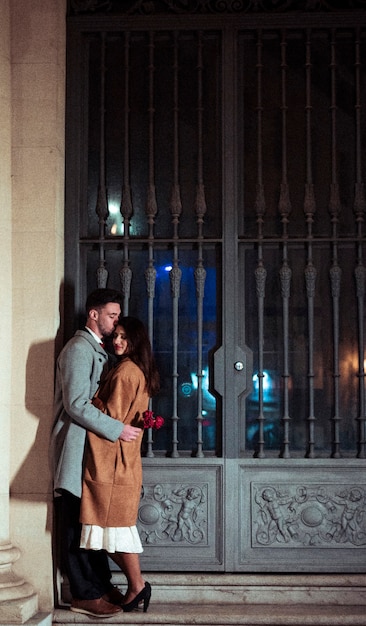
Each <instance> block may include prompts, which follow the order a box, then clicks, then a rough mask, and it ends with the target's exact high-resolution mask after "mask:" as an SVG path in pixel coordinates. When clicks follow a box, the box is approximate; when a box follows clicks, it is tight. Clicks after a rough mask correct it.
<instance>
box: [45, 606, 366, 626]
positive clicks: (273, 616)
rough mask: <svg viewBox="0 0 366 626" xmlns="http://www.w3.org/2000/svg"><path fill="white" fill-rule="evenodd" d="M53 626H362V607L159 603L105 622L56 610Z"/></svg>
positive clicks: (364, 621) (365, 616)
mask: <svg viewBox="0 0 366 626" xmlns="http://www.w3.org/2000/svg"><path fill="white" fill-rule="evenodd" d="M52 623H53V625H56V624H58V625H62V626H71V625H75V624H76V625H77V626H90V625H91V624H93V626H102V625H104V626H106V624H107V625H108V624H129V625H134V626H138V625H139V624H143V625H144V626H150V625H151V626H153V625H154V624H163V625H164V626H183V625H184V626H239V625H240V626H264V625H268V626H366V611H365V606H363V605H360V606H355V605H346V606H344V605H336V604H334V605H315V604H309V603H308V604H291V605H286V604H281V605H279V604H275V605H273V604H245V603H242V604H234V603H229V604H224V605H222V604H193V605H192V604H188V603H182V604H178V603H171V604H159V603H157V602H151V604H150V606H149V610H148V612H147V613H143V612H142V611H133V612H132V613H120V614H118V615H116V616H114V617H110V618H108V619H103V620H98V619H97V618H92V617H90V618H88V617H87V616H85V615H81V614H79V613H73V612H71V611H70V610H68V609H66V608H64V609H56V610H55V611H54V615H53V620H52Z"/></svg>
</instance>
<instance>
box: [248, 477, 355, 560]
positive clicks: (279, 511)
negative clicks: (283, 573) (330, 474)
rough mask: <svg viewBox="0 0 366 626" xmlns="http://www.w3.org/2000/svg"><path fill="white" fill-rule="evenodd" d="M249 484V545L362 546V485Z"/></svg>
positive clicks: (290, 546)
mask: <svg viewBox="0 0 366 626" xmlns="http://www.w3.org/2000/svg"><path fill="white" fill-rule="evenodd" d="M251 487H252V520H253V526H252V546H253V547H268V546H271V547H281V548H284V547H289V548H294V547H314V546H316V547H320V548H321V547H324V548H329V547H337V548H339V547H340V546H341V545H343V544H344V545H345V547H347V548H349V547H350V545H351V546H352V545H353V546H366V491H365V486H364V485H357V486H345V485H333V484H332V485H330V484H329V485H326V484H324V483H323V484H309V485H284V484H276V485H273V484H272V485H271V484H268V483H267V484H258V483H252V485H251Z"/></svg>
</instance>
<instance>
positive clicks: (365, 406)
mask: <svg viewBox="0 0 366 626" xmlns="http://www.w3.org/2000/svg"><path fill="white" fill-rule="evenodd" d="M360 46H361V41H360V29H359V28H358V29H357V30H356V38H355V85H356V101H355V114H356V184H355V199H354V213H355V216H356V225H357V238H358V242H357V266H356V268H355V278H356V295H357V312H358V385H359V403H358V405H359V412H358V417H357V420H358V450H357V457H358V458H360V459H364V458H365V457H366V389H365V383H366V379H365V358H366V355H365V335H364V324H365V279H366V272H365V266H364V263H363V250H362V248H363V245H362V241H363V227H364V222H365V213H366V199H365V189H364V182H363V178H362V165H363V164H362V145H361V137H362V135H361V133H362V125H361V114H362V106H361V78H360V70H361V55H360Z"/></svg>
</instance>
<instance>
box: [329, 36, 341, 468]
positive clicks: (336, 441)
mask: <svg viewBox="0 0 366 626" xmlns="http://www.w3.org/2000/svg"><path fill="white" fill-rule="evenodd" d="M330 71H331V122H332V184H331V195H330V202H329V212H330V216H331V223H332V237H333V244H332V267H331V268H330V281H331V292H332V301H333V390H334V392H333V393H334V413H333V417H332V424H333V441H332V455H331V456H332V457H334V458H339V457H340V456H341V453H340V435H339V422H340V419H341V417H340V413H339V393H340V388H339V384H340V372H339V305H340V285H341V277H342V271H341V268H340V267H339V264H338V242H337V231H338V222H339V214H340V212H341V200H340V195H339V185H338V176H337V157H336V154H337V100H336V90H337V60H336V35H335V30H334V29H332V32H331V61H330Z"/></svg>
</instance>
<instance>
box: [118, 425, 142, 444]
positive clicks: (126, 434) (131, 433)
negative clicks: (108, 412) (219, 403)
mask: <svg viewBox="0 0 366 626" xmlns="http://www.w3.org/2000/svg"><path fill="white" fill-rule="evenodd" d="M140 433H141V428H136V426H131V425H130V424H126V425H125V426H124V428H123V431H122V432H121V434H120V436H119V439H122V441H134V439H136V438H137V437H138V436H139V434H140Z"/></svg>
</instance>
